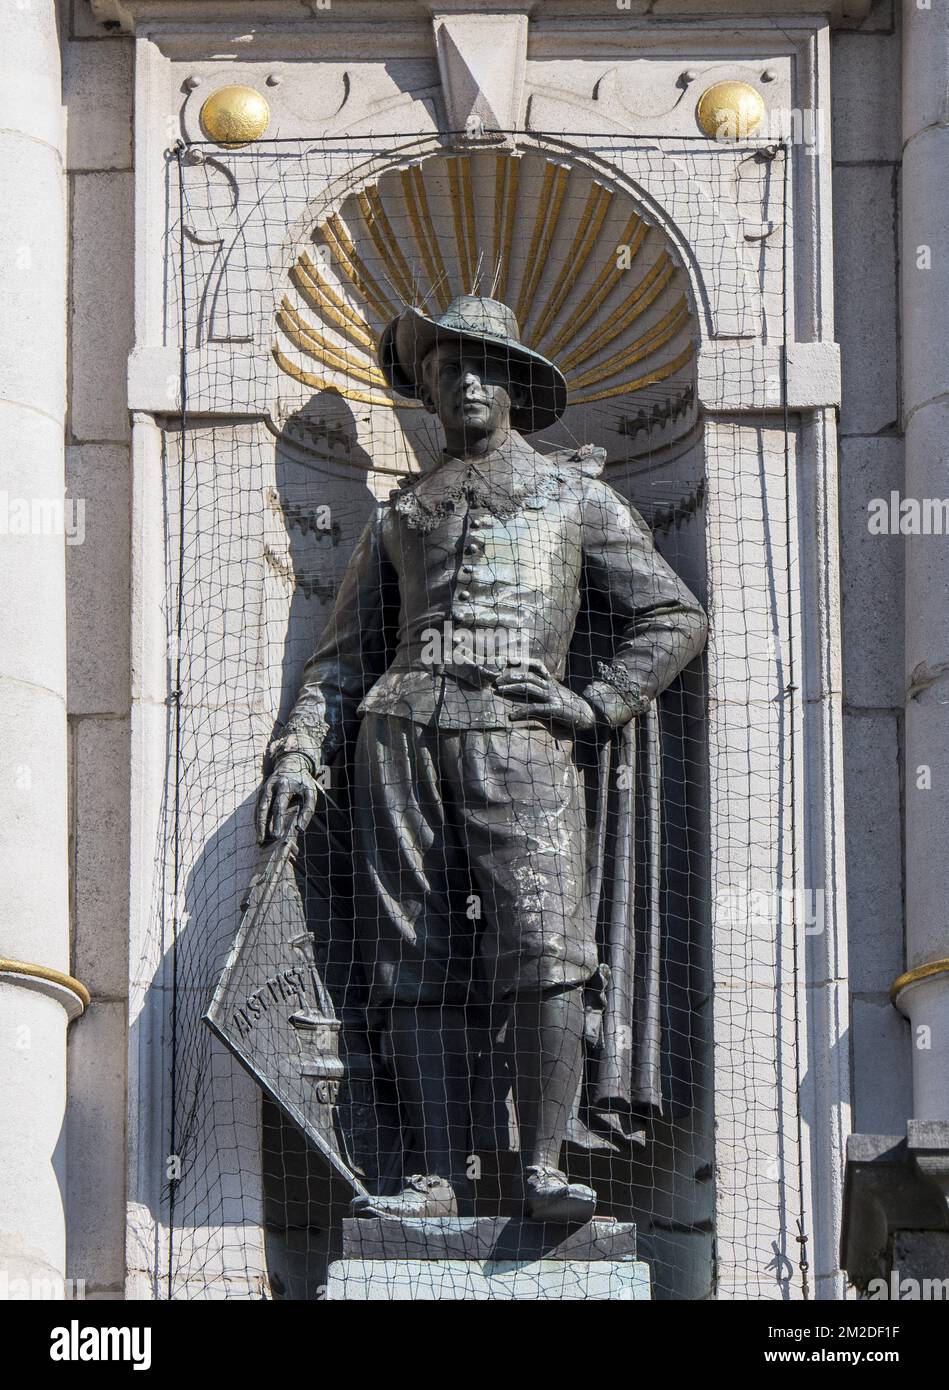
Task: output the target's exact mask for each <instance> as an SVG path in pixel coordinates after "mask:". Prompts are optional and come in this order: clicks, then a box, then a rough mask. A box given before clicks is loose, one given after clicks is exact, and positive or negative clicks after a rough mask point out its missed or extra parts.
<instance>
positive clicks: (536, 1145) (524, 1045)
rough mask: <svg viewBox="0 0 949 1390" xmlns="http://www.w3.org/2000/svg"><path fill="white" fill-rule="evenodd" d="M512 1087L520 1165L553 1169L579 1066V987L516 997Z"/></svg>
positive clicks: (574, 1089) (581, 1007)
mask: <svg viewBox="0 0 949 1390" xmlns="http://www.w3.org/2000/svg"><path fill="white" fill-rule="evenodd" d="M512 1026H513V1029H514V1057H515V1091H516V1100H517V1124H518V1130H519V1132H520V1142H521V1158H522V1162H523V1164H524V1166H525V1167H532V1166H536V1167H540V1168H556V1167H557V1166H558V1165H559V1163H560V1150H561V1147H562V1145H563V1141H564V1136H565V1134H566V1132H567V1125H568V1124H569V1121H570V1115H571V1112H572V1110H573V1103H574V1100H575V1099H576V1094H577V1089H578V1087H579V1085H580V1077H581V1071H582V1067H583V1026H584V1010H583V991H582V989H568V990H563V991H562V992H560V993H558V994H553V995H549V996H548V997H547V998H544V999H518V1000H517V1001H516V1002H515V1004H514V1014H513V1018H512Z"/></svg>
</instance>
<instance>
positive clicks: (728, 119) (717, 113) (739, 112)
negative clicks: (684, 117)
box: [695, 82, 765, 140]
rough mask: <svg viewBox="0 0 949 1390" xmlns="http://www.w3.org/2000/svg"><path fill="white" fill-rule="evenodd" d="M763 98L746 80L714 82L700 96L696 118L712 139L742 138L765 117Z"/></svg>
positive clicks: (755, 128) (754, 128)
mask: <svg viewBox="0 0 949 1390" xmlns="http://www.w3.org/2000/svg"><path fill="white" fill-rule="evenodd" d="M764 112H765V107H764V100H763V98H762V96H761V93H760V92H759V91H758V90H757V88H755V87H752V86H751V85H750V84H749V83H747V82H716V83H715V84H714V86H712V87H708V88H707V89H706V90H705V91H704V92H703V93H702V95H701V96H700V97H699V102H698V105H697V106H696V108H695V118H696V120H697V121H698V123H699V125H700V126H701V127H702V129H703V131H704V132H705V134H706V135H709V136H711V138H712V139H713V140H744V139H746V138H747V137H748V136H749V135H751V134H752V133H753V132H754V131H755V130H757V128H758V126H760V124H761V122H762V121H763V120H764Z"/></svg>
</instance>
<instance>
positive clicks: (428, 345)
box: [379, 294, 567, 434]
mask: <svg viewBox="0 0 949 1390" xmlns="http://www.w3.org/2000/svg"><path fill="white" fill-rule="evenodd" d="M438 343H456V344H458V345H459V346H465V345H470V346H471V347H472V348H473V349H474V350H475V352H476V353H479V354H480V353H485V354H486V355H488V356H490V357H491V358H492V359H497V360H499V361H501V362H503V363H504V365H505V366H506V368H507V372H508V376H509V379H510V380H511V381H512V382H517V383H518V384H519V385H520V386H523V387H524V388H525V390H526V392H527V400H526V401H525V403H524V404H523V405H522V406H520V407H515V408H512V410H511V424H512V425H513V426H514V428H515V429H516V430H519V431H520V432H521V433H522V434H531V433H533V431H535V430H542V429H546V428H547V427H549V426H550V425H553V424H556V422H557V421H558V420H559V419H560V417H561V415H562V414H563V412H564V410H565V409H566V405H567V383H566V381H564V378H563V373H562V372H561V371H560V369H559V368H558V367H555V366H554V364H553V362H548V360H547V358H546V357H542V356H541V354H540V353H539V352H533V351H532V350H531V349H530V348H528V347H525V346H524V344H523V343H522V342H521V331H520V329H519V328H518V326H517V319H516V318H515V317H514V314H513V313H512V312H511V310H510V309H509V308H508V307H507V305H506V304H502V303H500V301H499V300H497V299H481V298H479V297H478V296H477V295H473V294H463V295H459V297H458V298H457V299H454V300H452V302H451V304H449V306H448V308H447V309H446V310H445V312H444V313H443V314H442V316H441V318H439V319H431V318H429V317H428V315H427V314H423V313H422V312H421V310H419V309H403V311H402V313H401V314H399V315H398V316H397V317H396V318H394V319H393V320H392V322H391V323H390V324H389V326H388V328H387V329H386V330H385V332H384V333H383V335H382V337H381V338H380V339H379V366H380V367H381V368H382V372H383V375H384V376H385V378H386V381H388V383H389V385H390V386H391V387H392V389H393V390H394V391H397V392H398V393H399V395H400V396H414V397H417V396H418V395H419V393H420V389H421V381H422V363H423V361H424V360H425V358H426V357H427V356H428V354H429V353H430V352H431V350H432V348H433V347H435V346H436V345H437V344H438Z"/></svg>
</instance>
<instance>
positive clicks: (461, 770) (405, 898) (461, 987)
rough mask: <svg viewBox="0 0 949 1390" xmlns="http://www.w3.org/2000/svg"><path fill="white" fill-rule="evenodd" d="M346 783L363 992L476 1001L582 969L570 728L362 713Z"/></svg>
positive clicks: (540, 988)
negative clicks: (560, 732) (436, 722)
mask: <svg viewBox="0 0 949 1390" xmlns="http://www.w3.org/2000/svg"><path fill="white" fill-rule="evenodd" d="M353 793H354V794H353V810H354V816H355V828H356V836H357V846H358V862H357V864H356V866H355V871H356V885H355V886H356V903H355V907H356V940H357V944H358V948H359V951H360V955H361V957H362V961H363V964H364V966H365V969H366V975H367V978H368V981H369V987H370V1003H371V1004H373V1005H376V1006H379V1007H385V1006H391V1005H393V1004H396V1005H422V1004H432V1005H439V1004H443V1005H447V1006H451V1007H457V1006H465V1005H469V1004H470V1005H481V1004H490V1003H492V1002H494V1001H495V1000H498V999H503V998H509V997H511V996H514V995H517V994H521V993H525V994H534V995H537V994H543V993H546V992H550V991H554V990H558V989H564V988H571V987H575V986H579V985H582V984H585V983H586V981H587V980H589V978H590V976H591V975H592V974H593V973H594V971H595V970H596V966H597V950H596V941H595V931H594V925H593V922H592V920H591V919H590V916H589V913H588V911H587V909H586V902H585V877H586V822H585V810H584V798H583V787H582V783H581V779H580V775H579V773H578V771H577V768H576V766H575V765H574V762H573V757H572V742H571V740H570V739H569V738H557V737H556V736H555V735H554V734H553V733H551V732H549V731H548V730H546V729H521V728H516V729H503V730H494V729H490V730H482V729H476V730H439V729H437V728H434V727H429V726H423V725H418V724H413V723H411V722H410V721H408V720H404V719H397V718H392V717H385V716H381V715H373V714H367V715H366V717H365V718H364V720H363V723H362V726H361V728H360V732H359V740H358V743H357V747H356V766H355V777H354V785H353Z"/></svg>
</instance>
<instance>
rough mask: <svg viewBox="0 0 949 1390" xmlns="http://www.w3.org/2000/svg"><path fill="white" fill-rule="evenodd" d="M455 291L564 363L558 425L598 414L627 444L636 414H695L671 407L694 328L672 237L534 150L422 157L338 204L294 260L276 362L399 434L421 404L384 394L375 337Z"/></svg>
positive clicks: (605, 189)
mask: <svg viewBox="0 0 949 1390" xmlns="http://www.w3.org/2000/svg"><path fill="white" fill-rule="evenodd" d="M465 293H477V294H483V295H488V296H491V297H492V298H497V299H501V300H503V301H504V302H505V303H507V304H509V305H510V306H511V307H512V308H513V309H514V312H515V314H516V316H517V319H518V323H519V325H520V329H521V336H522V339H523V341H524V342H525V343H526V344H527V345H528V346H529V347H532V348H534V349H535V350H536V351H538V352H541V353H543V354H544V355H545V356H547V357H550V358H552V359H553V360H554V361H555V362H556V363H557V365H558V366H559V367H560V368H561V370H562V371H563V372H564V374H565V376H566V378H567V386H568V391H569V398H568V410H567V416H566V417H565V425H566V426H568V427H569V425H570V423H571V419H572V418H573V420H574V423H575V426H576V427H577V428H585V430H586V433H587V434H589V433H590V421H591V419H592V418H593V417H594V416H595V415H599V416H601V417H602V419H603V424H604V425H605V427H606V429H607V432H608V433H615V432H618V433H619V434H621V435H622V434H626V435H627V436H628V435H629V430H628V428H626V429H624V427H623V421H624V420H626V419H627V417H629V418H635V417H636V415H637V412H638V413H639V416H640V417H642V415H643V411H644V410H645V411H646V413H647V415H648V414H649V413H650V412H651V415H652V417H653V418H654V419H661V418H663V416H664V418H665V419H667V420H668V419H669V418H672V419H678V418H679V416H680V415H689V414H691V409H690V408H689V409H686V408H683V409H682V410H681V411H680V410H678V409H677V405H676V403H677V402H679V403H681V402H683V401H685V402H691V401H693V400H694V389H693V385H692V383H693V379H694V356H695V346H696V345H695V323H694V319H693V316H692V313H691V311H690V297H689V286H688V277H687V275H686V272H685V270H684V268H683V266H682V265H681V263H680V262H679V261H678V260H677V259H676V257H675V255H674V253H673V249H672V246H671V244H670V242H669V240H668V238H667V237H666V236H665V234H664V233H663V232H662V231H661V230H660V229H659V228H657V227H656V226H654V225H651V224H650V223H649V222H648V221H647V220H646V218H645V217H644V215H643V213H642V211H641V210H640V209H638V208H637V207H636V205H635V204H634V203H633V201H632V200H631V199H630V198H629V196H628V195H627V194H626V193H624V192H622V191H620V190H617V189H616V188H614V187H611V186H609V185H608V183H607V182H606V181H605V180H604V179H601V178H598V177H597V176H596V175H595V174H594V172H593V171H591V170H590V169H589V168H587V167H585V166H582V165H576V164H573V165H571V164H568V163H566V162H564V161H559V160H557V159H556V158H552V157H550V156H549V155H545V154H543V153H538V152H529V153H523V154H520V155H512V154H509V153H493V152H492V153H484V152H481V153H473V154H458V155H447V156H435V157H430V158H428V159H425V160H423V161H421V162H420V163H416V164H413V165H410V166H408V167H403V168H393V169H390V170H387V171H386V172H384V173H383V174H382V175H381V176H380V177H379V179H378V181H377V182H376V183H374V184H371V185H369V186H366V187H363V188H361V189H359V190H358V191H354V192H352V193H350V194H349V195H348V196H346V197H345V198H344V199H343V201H342V202H341V204H340V205H339V206H338V207H337V209H336V210H335V211H333V212H332V213H330V214H329V215H328V216H326V217H325V218H324V219H323V220H322V221H321V222H320V223H319V224H318V225H317V226H316V227H315V229H314V230H313V231H312V235H311V237H310V238H309V240H308V242H307V244H306V245H305V246H303V247H302V248H300V249H298V251H297V253H296V254H295V257H294V260H293V264H292V268H291V270H290V274H289V284H288V285H287V286H286V292H285V293H284V295H283V297H282V299H281V300H280V302H279V306H278V309H277V315H276V330H275V340H274V344H273V353H274V357H275V359H276V362H277V365H278V367H279V369H280V371H281V372H282V373H284V374H286V376H287V377H290V378H292V379H293V380H294V381H295V382H297V383H298V384H299V385H301V386H304V387H306V388H308V389H309V390H310V391H312V392H314V393H328V394H329V395H333V396H336V397H342V398H343V399H344V400H346V401H348V402H351V403H353V406H354V407H355V408H359V407H366V406H369V407H377V408H381V409H387V410H396V411H399V412H406V416H405V422H406V425H407V426H408V425H409V417H410V416H411V414H412V413H413V412H418V411H419V409H420V407H419V405H418V403H417V402H415V401H407V400H404V399H403V398H401V397H399V396H395V395H393V394H392V393H391V392H390V391H389V390H388V388H387V385H386V382H385V379H384V377H383V375H382V373H381V371H380V370H379V367H378V365H377V362H376V355H375V353H376V343H377V342H378V339H379V335H380V333H381V332H382V330H383V328H384V327H385V326H386V325H387V324H388V323H389V322H390V321H391V319H392V318H393V317H394V316H395V315H396V314H397V313H399V311H400V310H401V309H402V308H403V307H404V306H405V305H413V306H415V307H418V308H421V309H422V310H423V311H424V312H426V313H430V314H433V315H437V314H440V313H441V312H442V311H443V310H444V309H446V308H447V306H448V305H449V303H450V302H451V301H452V299H453V298H455V296H456V295H459V294H465ZM579 409H584V411H585V417H586V418H585V419H584V420H583V421H582V423H581V419H580V416H579V414H577V415H576V416H574V417H572V412H574V411H578V410H579ZM670 412H671V414H670Z"/></svg>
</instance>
